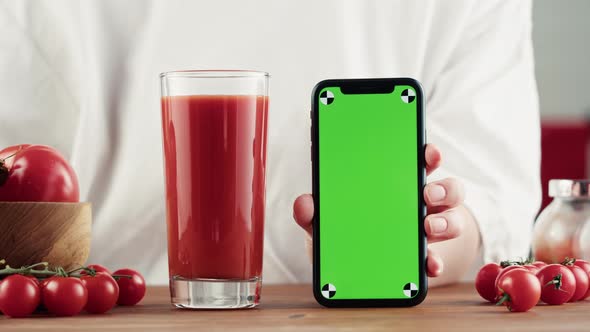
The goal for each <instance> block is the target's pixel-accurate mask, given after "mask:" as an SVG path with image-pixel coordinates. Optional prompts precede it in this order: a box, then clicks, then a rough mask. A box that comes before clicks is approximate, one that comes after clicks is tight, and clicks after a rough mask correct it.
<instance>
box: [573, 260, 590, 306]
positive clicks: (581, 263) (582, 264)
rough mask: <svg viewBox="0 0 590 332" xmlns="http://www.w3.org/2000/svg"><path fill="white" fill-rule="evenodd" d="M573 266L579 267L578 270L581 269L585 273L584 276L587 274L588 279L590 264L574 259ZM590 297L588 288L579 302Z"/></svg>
mask: <svg viewBox="0 0 590 332" xmlns="http://www.w3.org/2000/svg"><path fill="white" fill-rule="evenodd" d="M574 265H576V266H579V267H580V268H582V270H584V271H586V274H588V277H589V278H590V263H589V262H588V261H585V260H583V259H576V260H575V261H574ZM589 296H590V286H589V288H588V291H587V292H586V295H584V296H583V297H582V298H581V300H585V299H587V298H588V297H589Z"/></svg>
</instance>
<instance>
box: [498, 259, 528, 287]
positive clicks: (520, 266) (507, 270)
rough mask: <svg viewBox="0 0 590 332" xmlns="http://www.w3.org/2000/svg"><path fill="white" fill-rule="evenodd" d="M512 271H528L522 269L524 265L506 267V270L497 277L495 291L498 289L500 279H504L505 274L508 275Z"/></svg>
mask: <svg viewBox="0 0 590 332" xmlns="http://www.w3.org/2000/svg"><path fill="white" fill-rule="evenodd" d="M512 270H525V271H528V270H527V269H525V268H524V267H522V265H510V266H507V267H505V268H504V269H502V271H500V273H498V276H497V277H496V280H495V281H494V289H495V290H496V289H498V281H499V280H500V277H502V276H503V275H504V274H506V273H508V272H510V271H512Z"/></svg>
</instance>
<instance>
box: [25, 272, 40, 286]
mask: <svg viewBox="0 0 590 332" xmlns="http://www.w3.org/2000/svg"><path fill="white" fill-rule="evenodd" d="M25 277H26V278H29V279H31V280H32V281H33V282H34V283H35V284H36V285H37V286H39V285H40V284H41V283H40V282H39V279H37V277H35V276H32V275H30V274H29V275H25Z"/></svg>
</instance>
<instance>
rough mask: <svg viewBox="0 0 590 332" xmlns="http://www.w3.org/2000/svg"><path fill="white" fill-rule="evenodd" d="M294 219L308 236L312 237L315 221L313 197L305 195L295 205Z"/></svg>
mask: <svg viewBox="0 0 590 332" xmlns="http://www.w3.org/2000/svg"><path fill="white" fill-rule="evenodd" d="M293 218H294V219H295V221H296V222H297V224H299V226H301V228H303V229H304V230H305V231H306V232H307V234H309V235H311V231H312V220H313V197H312V196H311V195H310V194H304V195H301V196H299V197H297V199H296V200H295V203H293Z"/></svg>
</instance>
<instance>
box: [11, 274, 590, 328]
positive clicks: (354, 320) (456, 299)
mask: <svg viewBox="0 0 590 332" xmlns="http://www.w3.org/2000/svg"><path fill="white" fill-rule="evenodd" d="M168 296H169V294H168V288H166V287H151V288H149V289H148V293H147V295H146V298H145V299H144V300H143V301H142V303H141V304H140V305H137V306H135V307H117V308H115V309H114V310H113V311H111V312H110V313H108V314H105V315H88V314H82V315H79V316H76V317H68V318H56V317H33V318H26V319H9V318H6V317H4V316H0V331H2V332H4V331H95V330H101V331H133V330H135V331H174V332H183V331H191V332H195V331H224V332H228V331H233V330H254V331H334V330H342V331H361V330H362V331H382V330H383V331H385V330H388V331H391V330H396V331H441V332H442V331H552V332H556V331H560V332H561V331H584V330H590V301H586V302H578V303H573V304H567V305H562V306H547V305H539V306H537V307H535V308H534V309H533V310H532V311H529V312H527V313H509V312H508V311H507V310H506V308H504V307H496V306H494V305H490V304H484V303H483V302H482V301H481V300H480V298H479V296H478V295H477V293H476V292H475V289H474V288H473V284H459V285H455V286H449V287H443V288H436V289H431V290H430V292H429V295H428V297H427V298H426V300H425V301H424V303H422V304H421V305H419V306H417V307H414V308H369V309H327V308H323V307H321V306H320V305H318V304H317V303H316V302H315V300H314V299H313V296H312V293H311V287H310V286H309V285H286V286H275V285H268V286H265V287H264V288H263V291H262V304H261V305H260V306H259V307H258V308H256V309H242V310H227V311H225V310H224V311H213V310H208V311H197V310H180V309H174V308H172V307H171V305H170V304H169V297H168Z"/></svg>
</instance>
